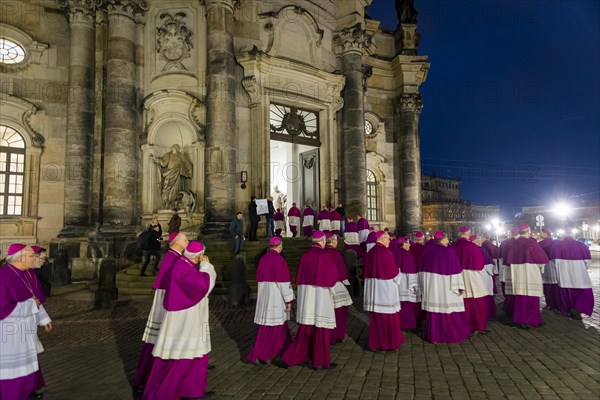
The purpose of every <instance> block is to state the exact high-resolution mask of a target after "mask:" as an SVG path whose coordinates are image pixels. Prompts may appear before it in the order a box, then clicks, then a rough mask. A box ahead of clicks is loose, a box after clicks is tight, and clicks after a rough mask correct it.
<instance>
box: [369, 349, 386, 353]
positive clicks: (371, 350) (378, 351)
mask: <svg viewBox="0 0 600 400" xmlns="http://www.w3.org/2000/svg"><path fill="white" fill-rule="evenodd" d="M367 351H370V352H371V353H385V351H384V350H377V349H369V348H367Z"/></svg>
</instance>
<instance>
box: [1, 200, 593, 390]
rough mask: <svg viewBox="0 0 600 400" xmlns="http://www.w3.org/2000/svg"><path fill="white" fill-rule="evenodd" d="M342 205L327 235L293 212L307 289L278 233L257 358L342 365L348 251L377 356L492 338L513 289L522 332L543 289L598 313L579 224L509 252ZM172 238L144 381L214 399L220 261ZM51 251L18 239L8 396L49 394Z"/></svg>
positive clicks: (520, 241)
mask: <svg viewBox="0 0 600 400" xmlns="http://www.w3.org/2000/svg"><path fill="white" fill-rule="evenodd" d="M341 211H342V213H340V212H339V211H338V210H335V209H333V207H332V209H331V210H329V209H328V208H327V207H323V209H322V210H321V211H320V212H319V213H318V215H317V221H316V222H317V226H318V229H317V230H313V225H314V223H315V219H314V216H315V213H314V211H313V210H312V209H310V208H305V209H304V210H303V212H302V213H300V210H298V209H297V208H296V206H295V204H294V205H293V206H292V208H291V209H290V210H289V212H288V214H287V215H288V224H289V225H290V232H291V233H292V236H294V237H296V236H298V234H299V229H298V228H299V227H300V226H302V234H303V235H304V236H305V237H310V240H311V246H310V247H309V248H308V249H307V250H306V251H305V252H304V253H303V255H302V257H301V259H300V262H299V265H298V269H297V273H296V277H295V286H296V292H295V293H294V290H293V287H292V277H291V274H290V269H289V266H288V264H287V262H286V260H285V258H284V257H283V255H282V251H283V240H282V238H281V236H278V235H275V236H273V237H271V238H270V239H268V240H269V241H268V249H267V251H266V252H264V255H262V257H261V258H260V260H259V262H258V265H257V271H256V280H257V283H258V292H257V299H256V309H255V316H254V323H255V324H256V325H258V330H257V334H256V337H255V340H254V342H253V345H252V347H251V349H250V351H249V353H248V354H247V356H246V360H247V362H248V363H251V364H253V365H255V366H258V367H263V366H265V365H267V364H268V363H269V362H272V363H273V364H275V365H277V366H279V367H281V368H290V367H293V366H298V365H299V366H306V367H309V368H313V369H333V368H335V367H336V364H335V363H332V362H331V357H330V348H331V346H332V345H335V344H337V343H339V342H342V341H343V340H344V339H345V336H346V327H347V324H348V315H349V307H350V306H351V305H352V304H353V296H351V295H350V292H349V290H348V287H349V286H350V281H349V274H348V269H347V266H346V264H345V262H344V258H343V257H342V251H343V252H344V253H350V254H356V256H357V257H358V258H359V259H360V260H361V261H362V274H361V278H362V279H363V280H364V282H363V291H362V305H363V309H364V311H366V312H368V314H369V329H368V339H367V343H366V348H365V350H367V351H373V352H384V351H395V350H398V349H399V348H400V347H401V346H402V344H403V343H404V342H405V338H404V333H403V332H406V331H412V332H415V333H417V334H418V335H419V336H421V337H422V338H423V340H425V341H428V342H431V343H459V342H462V341H464V340H466V339H468V338H469V337H471V336H472V335H480V334H488V330H487V323H488V321H490V320H493V319H494V318H496V309H497V307H496V301H495V294H496V293H497V292H498V291H499V290H501V291H502V294H503V295H504V304H503V312H504V313H505V314H506V316H507V317H508V318H509V319H510V320H511V321H512V323H513V324H514V325H515V326H517V327H519V328H522V329H532V328H539V327H541V326H542V325H543V324H544V322H543V320H542V317H541V301H540V299H541V298H542V297H544V298H545V302H546V306H547V308H548V309H551V310H554V311H556V312H559V313H563V314H566V315H569V316H570V317H571V318H572V319H581V314H585V315H591V313H592V310H593V307H594V295H593V292H592V283H591V279H590V276H589V273H588V268H589V267H590V263H591V254H590V251H589V249H588V248H587V246H586V245H585V244H583V243H580V242H578V241H577V240H575V239H574V238H573V235H572V231H571V230H567V233H566V235H565V236H564V238H562V239H561V240H556V239H553V238H552V232H551V230H550V229H545V230H544V231H542V233H541V241H539V242H538V240H536V239H535V238H533V237H532V236H531V229H530V228H529V227H528V226H526V225H521V226H519V227H518V228H514V229H513V230H512V231H511V236H510V237H509V238H507V239H506V240H504V241H502V242H501V243H500V245H499V246H496V245H495V244H494V243H492V242H491V241H490V239H489V237H488V236H486V235H482V236H477V235H472V234H471V231H470V229H469V228H468V227H466V226H465V227H461V228H460V236H459V237H458V238H455V240H454V241H453V242H452V243H451V242H450V240H449V238H448V236H447V235H446V234H445V233H444V232H436V233H435V234H434V235H433V237H431V238H426V236H425V235H424V234H423V233H422V232H411V233H410V234H407V235H404V236H398V237H396V236H395V235H394V234H392V233H390V232H388V231H387V230H381V231H375V230H374V229H372V228H370V227H369V223H368V221H367V220H366V219H365V218H363V217H362V216H360V215H359V216H358V220H357V221H356V222H354V221H353V220H352V219H351V218H346V217H345V216H344V215H343V209H342V210H341ZM301 222H302V224H301V225H300V223H301ZM278 230H279V229H278ZM279 233H281V231H280V230H279ZM427 239H429V240H427ZM168 241H169V249H168V250H167V252H166V254H165V255H164V257H163V259H162V260H161V263H160V269H159V271H158V275H157V277H156V280H155V282H154V286H153V288H154V289H155V292H154V300H153V303H152V307H151V310H150V313H149V316H148V320H147V323H146V328H145V331H144V334H143V337H142V341H143V346H142V350H141V353H140V357H139V362H138V367H137V369H136V374H135V377H134V386H135V389H136V391H137V393H138V395H139V397H141V398H142V399H145V400H146V399H147V400H159V399H176V398H179V399H196V398H206V397H211V396H212V395H214V393H213V392H209V391H206V385H207V375H208V370H209V369H210V368H211V367H210V366H209V364H208V354H209V352H210V350H211V342H210V329H209V325H210V323H209V302H208V296H209V294H210V292H211V290H212V288H213V287H214V285H215V280H216V272H215V268H214V267H213V265H212V264H211V263H210V260H209V258H208V256H207V255H206V253H205V250H206V249H205V246H204V244H203V243H201V242H197V241H189V240H188V238H187V237H186V235H185V234H184V233H182V232H172V233H170V234H169V237H168ZM342 241H343V243H344V246H343V249H342V248H341V246H339V244H340V242H342ZM291 242H292V243H293V242H294V241H293V240H292V241H291ZM44 252H45V250H44V249H41V248H40V247H36V246H26V245H25V244H13V245H11V246H10V247H9V249H8V257H7V260H6V261H7V264H6V265H5V266H4V267H3V268H1V269H0V300H1V303H0V324H1V329H2V332H13V331H14V329H15V327H23V328H25V329H24V330H23V331H20V332H16V331H15V332H13V333H14V334H11V335H4V336H5V337H6V340H3V341H2V342H1V343H0V361H1V363H0V365H1V367H0V373H1V376H0V384H1V385H0V388H1V392H0V395H1V396H0V397H1V398H7V399H9V398H10V399H17V400H21V399H31V398H38V399H39V398H41V397H42V395H41V394H40V393H38V392H36V390H38V389H39V388H41V387H42V386H43V385H44V380H43V377H42V374H41V370H40V367H39V364H38V359H37V353H38V352H39V351H40V348H41V344H40V342H39V339H38V337H37V326H42V327H44V329H45V330H46V331H48V332H49V331H50V330H51V329H52V324H51V320H50V317H49V316H48V314H47V312H46V311H45V309H44V305H43V304H44V301H45V298H46V296H45V294H44V291H43V289H42V286H41V284H40V282H39V280H38V278H37V277H36V274H35V273H32V270H33V269H35V268H39V266H40V265H41V264H43V260H44V259H45V254H44ZM498 283H499V285H498ZM498 286H499V287H498ZM359 297H360V296H359ZM294 303H295V307H294ZM294 309H295V320H296V323H297V325H298V330H297V332H296V334H295V336H294V338H292V335H291V332H290V327H289V326H288V321H290V320H291V316H292V312H293V310H294ZM4 336H3V337H4Z"/></svg>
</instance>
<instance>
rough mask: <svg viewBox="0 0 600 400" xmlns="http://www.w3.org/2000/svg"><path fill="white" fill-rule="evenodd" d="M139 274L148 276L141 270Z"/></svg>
mask: <svg viewBox="0 0 600 400" xmlns="http://www.w3.org/2000/svg"><path fill="white" fill-rule="evenodd" d="M140 276H148V275H146V274H145V273H143V272H140Z"/></svg>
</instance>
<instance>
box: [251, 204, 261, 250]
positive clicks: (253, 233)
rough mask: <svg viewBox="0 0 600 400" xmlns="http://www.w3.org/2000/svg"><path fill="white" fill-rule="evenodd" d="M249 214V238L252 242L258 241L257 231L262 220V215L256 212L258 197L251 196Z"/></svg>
mask: <svg viewBox="0 0 600 400" xmlns="http://www.w3.org/2000/svg"><path fill="white" fill-rule="evenodd" d="M248 214H249V216H250V233H249V234H248V236H249V238H248V240H249V241H251V242H256V241H257V240H258V239H257V238H256V231H257V230H258V222H259V221H260V216H259V215H258V214H257V213H256V197H255V196H250V204H249V205H248Z"/></svg>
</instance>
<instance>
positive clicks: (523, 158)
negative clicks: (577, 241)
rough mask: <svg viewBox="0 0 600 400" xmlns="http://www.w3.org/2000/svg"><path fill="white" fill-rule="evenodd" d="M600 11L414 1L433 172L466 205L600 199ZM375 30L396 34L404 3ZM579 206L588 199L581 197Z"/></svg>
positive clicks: (579, 4) (427, 160)
mask: <svg viewBox="0 0 600 400" xmlns="http://www.w3.org/2000/svg"><path fill="white" fill-rule="evenodd" d="M599 5H600V1H596V0H588V1H574V0H569V1H523V0H516V1H512V0H502V1H500V0H494V1H488V0H477V1H462V0H460V1H458V0H457V1H444V0H415V8H416V9H417V11H418V13H419V14H418V21H417V22H418V31H419V32H420V33H421V35H422V36H421V43H420V45H419V54H420V55H428V56H429V60H430V62H431V69H430V70H429V75H428V77H427V81H426V82H425V83H424V84H423V85H422V87H421V92H422V93H423V102H424V107H423V112H422V114H421V120H420V134H421V157H422V170H423V172H425V173H430V172H431V171H435V172H436V174H438V175H443V176H449V177H452V178H457V177H460V178H461V179H462V181H463V191H462V195H463V198H465V199H468V200H472V201H474V202H476V203H479V204H486V205H499V206H501V207H502V210H503V213H505V214H506V213H510V212H511V211H512V210H513V209H515V208H516V207H519V206H526V205H551V204H553V203H554V202H556V200H557V199H559V198H565V199H569V198H572V200H573V201H575V199H581V200H586V201H590V200H593V199H598V198H599V197H600V27H599V25H600V24H599V21H600V6H599ZM368 13H369V15H370V17H371V18H373V19H376V20H380V21H381V26H382V27H383V28H384V29H389V30H394V29H395V28H396V26H397V23H398V20H397V17H396V13H395V11H394V0H373V3H372V5H371V6H370V7H369V8H368ZM577 196H578V197H577Z"/></svg>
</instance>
